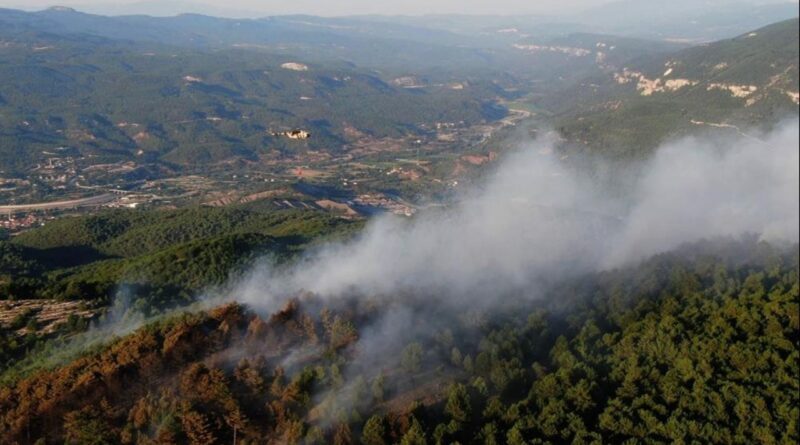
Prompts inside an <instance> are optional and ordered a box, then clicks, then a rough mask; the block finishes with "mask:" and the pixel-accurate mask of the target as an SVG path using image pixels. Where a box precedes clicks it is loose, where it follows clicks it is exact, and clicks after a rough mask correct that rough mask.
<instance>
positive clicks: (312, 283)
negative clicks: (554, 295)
mask: <svg viewBox="0 0 800 445" xmlns="http://www.w3.org/2000/svg"><path fill="white" fill-rule="evenodd" d="M552 145H554V141H552V140H538V141H536V142H534V143H532V144H529V145H528V146H526V147H524V148H522V149H520V150H519V152H518V153H516V154H513V155H511V156H509V157H507V159H506V160H505V161H504V162H503V163H502V164H501V165H500V166H499V167H498V168H497V170H496V172H495V173H494V174H493V175H492V176H491V177H490V178H489V180H488V181H487V182H486V183H485V185H484V186H483V187H480V188H478V189H475V190H472V191H471V192H469V193H468V194H465V195H464V196H463V198H462V199H461V200H460V201H459V202H458V203H457V204H455V205H453V206H452V208H449V209H446V210H437V211H429V212H423V214H422V215H421V216H419V217H417V218H414V219H413V220H403V219H401V218H397V217H391V216H387V217H382V218H378V219H376V220H374V221H372V222H371V223H370V224H369V226H368V227H367V229H366V230H365V232H364V233H363V234H362V235H361V236H360V237H359V238H358V239H357V240H355V241H352V242H348V243H342V244H334V245H330V246H327V247H324V248H322V249H320V250H316V251H314V252H312V253H310V254H309V255H308V256H307V257H306V258H305V259H304V260H303V261H301V262H300V263H299V264H295V265H292V266H291V267H289V268H277V269H276V268H272V267H269V266H266V265H265V266H261V267H258V268H256V269H255V270H254V271H253V272H252V273H251V274H250V275H249V277H248V278H247V279H246V280H244V281H243V283H242V284H241V285H240V286H238V288H237V290H236V291H235V292H234V297H235V298H236V299H238V300H240V301H242V300H243V301H244V302H247V303H250V304H251V305H253V306H255V307H261V308H263V309H274V308H275V307H276V305H279V304H281V303H282V301H283V300H284V299H285V298H287V297H288V296H292V295H294V294H296V293H297V292H299V291H310V292H313V293H315V294H317V295H318V296H320V297H322V298H328V299H333V298H336V297H339V296H348V295H350V296H352V295H367V296H371V297H373V298H385V299H397V298H401V296H403V295H424V296H425V297H424V298H431V299H436V300H437V301H439V300H441V301H443V302H447V303H451V304H455V305H459V306H469V305H479V304H481V303H483V304H497V301H496V300H495V299H493V296H497V295H499V294H502V293H508V292H525V293H527V294H530V295H535V292H536V284H537V283H538V282H545V281H547V280H551V279H556V278H559V277H563V276H565V274H578V273H585V272H588V271H592V270H598V269H604V268H610V267H616V266H621V265H624V264H626V263H629V262H632V261H636V260H639V259H642V258H644V257H646V256H649V255H652V254H656V253H659V252H663V251H666V250H669V249H672V248H675V247H677V246H678V245H680V244H682V243H686V242H691V241H695V240H698V239H701V238H708V237H714V236H724V235H733V236H738V235H741V234H745V233H755V234H759V235H760V236H762V237H763V238H765V239H768V240H773V241H789V242H797V241H798V226H799V225H800V216H799V215H800V210H799V209H798V206H799V205H800V204H798V203H799V202H800V195H799V192H798V186H799V185H800V179H799V178H800V173H799V170H800V167H799V165H800V160H799V159H798V121H797V120H796V119H795V120H792V121H791V122H788V123H786V124H784V125H781V126H780V127H779V128H778V129H777V130H776V131H774V132H772V133H771V134H769V135H765V136H764V137H763V138H761V140H760V141H754V140H751V139H738V140H732V141H725V142H720V141H719V140H718V139H717V140H715V139H712V138H710V137H709V138H687V139H682V140H678V141H675V142H672V143H669V144H667V145H665V146H663V147H662V148H661V149H659V150H658V152H657V154H656V155H655V157H654V158H653V159H652V160H651V161H650V162H649V163H648V164H647V165H646V166H645V168H644V170H643V171H639V172H637V173H636V176H635V179H631V178H619V179H620V180H622V181H625V182H627V183H629V184H633V187H632V188H631V191H630V192H629V193H627V194H626V195H625V196H618V194H615V193H612V192H611V191H610V190H612V189H613V190H618V188H612V187H608V186H607V185H608V184H607V181H598V180H596V178H593V177H592V176H591V175H590V174H587V173H586V172H585V171H583V170H580V169H574V168H571V167H569V166H568V165H566V164H565V163H563V162H561V161H560V160H559V159H557V158H556V156H554V155H549V154H543V153H550V152H551V150H548V149H547V148H549V147H551V146H552Z"/></svg>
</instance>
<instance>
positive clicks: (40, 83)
mask: <svg viewBox="0 0 800 445" xmlns="http://www.w3.org/2000/svg"><path fill="white" fill-rule="evenodd" d="M7 30H8V28H7V27H6V28H4V31H7ZM0 80H2V82H0V97H2V98H3V100H2V103H0V170H4V169H12V170H17V169H25V168H30V167H33V166H35V163H36V161H37V160H39V161H40V160H41V159H43V158H44V157H46V156H47V155H46V153H48V152H52V151H53V150H55V149H57V148H59V147H67V148H70V149H73V150H77V151H78V152H79V153H80V154H81V155H82V156H83V157H86V156H89V157H91V158H92V159H93V161H92V162H95V163H96V162H108V161H114V162H116V161H119V160H126V159H127V160H138V161H139V162H153V161H156V160H161V161H165V162H170V163H173V164H176V165H205V164H209V163H216V162H221V161H225V160H229V159H237V158H238V159H255V158H257V157H259V156H261V155H265V154H267V153H277V152H280V153H285V154H290V153H295V152H298V151H301V152H302V151H305V150H324V151H326V152H330V153H333V152H337V151H341V150H343V148H344V146H345V144H346V143H347V142H348V141H349V140H351V138H352V137H351V136H348V134H351V133H359V132H361V133H363V134H368V135H372V136H373V137H378V138H380V137H400V136H404V135H408V134H416V133H418V132H422V131H426V130H424V129H423V127H424V126H425V125H427V126H428V127H430V126H431V125H433V124H435V123H436V122H462V121H463V122H464V123H466V124H470V123H479V122H483V121H484V120H487V119H488V120H492V119H497V118H502V117H503V116H504V115H503V112H502V109H501V108H499V107H495V106H494V105H493V104H494V101H495V98H496V96H497V94H498V91H497V90H496V88H495V87H494V86H492V85H491V84H488V83H484V84H481V83H480V82H478V81H476V82H472V83H470V86H469V87H468V88H460V89H455V88H451V87H450V86H449V85H448V84H441V85H431V86H430V87H429V88H417V89H411V88H404V87H402V86H398V85H395V84H393V83H391V78H389V79H383V78H381V77H380V76H378V75H376V74H375V73H374V72H372V71H369V70H364V69H358V68H354V67H352V66H351V65H349V64H346V63H341V62H339V63H330V64H319V63H312V62H307V61H305V60H303V59H297V58H292V57H290V56H284V55H275V54H268V53H263V52H254V51H246V50H242V49H230V50H228V51H224V52H209V51H199V50H192V49H185V48H175V47H169V46H162V45H155V44H139V43H130V42H119V41H111V40H108V39H105V38H101V37H92V36H86V35H80V34H65V35H53V34H47V33H44V32H33V31H21V30H17V31H16V32H14V33H7V32H0ZM293 129H303V130H306V131H309V132H311V134H312V137H311V138H310V139H308V140H304V141H291V140H287V139H286V138H285V137H282V136H276V135H273V134H272V133H273V132H275V133H280V132H283V131H288V130H293Z"/></svg>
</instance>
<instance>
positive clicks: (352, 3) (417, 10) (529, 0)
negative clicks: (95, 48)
mask: <svg viewBox="0 0 800 445" xmlns="http://www.w3.org/2000/svg"><path fill="white" fill-rule="evenodd" d="M615 1H619V0H400V1H393V2H386V1H380V0H339V1H332V0H292V1H286V0H0V7H8V8H16V9H25V10H39V9H44V8H47V7H49V6H53V5H60V6H70V7H73V8H75V9H78V10H81V11H84V12H91V13H97V14H105V15H121V14H149V15H175V14H179V13H185V12H193V13H200V14H207V15H214V16H221V17H263V16H268V15H281V14H297V13H303V14H313V15H326V16H341V15H356V14H382V15H392V14H402V15H424V14H452V13H456V14H485V15H512V14H576V13H580V12H583V11H585V10H586V9H589V8H591V7H593V6H598V5H602V4H607V3H613V2H615ZM626 1H630V2H636V3H637V6H641V4H640V3H638V2H645V1H647V2H649V3H650V4H651V5H652V6H653V10H654V11H655V10H660V9H661V8H662V7H667V8H668V9H669V8H672V9H675V8H678V9H681V8H683V9H686V8H695V7H698V6H700V5H706V6H708V5H715V6H719V7H721V8H724V7H725V6H730V5H731V4H733V3H761V4H764V3H784V2H792V3H797V0H670V1H669V4H666V5H665V4H664V3H661V2H660V1H658V0H626ZM639 9H641V8H639Z"/></svg>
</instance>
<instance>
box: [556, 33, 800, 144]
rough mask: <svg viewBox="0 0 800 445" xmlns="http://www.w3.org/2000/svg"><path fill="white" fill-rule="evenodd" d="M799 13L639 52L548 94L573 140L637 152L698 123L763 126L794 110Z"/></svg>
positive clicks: (737, 128) (736, 128)
mask: <svg viewBox="0 0 800 445" xmlns="http://www.w3.org/2000/svg"><path fill="white" fill-rule="evenodd" d="M797 36H798V20H797V19H793V20H788V21H784V22H781V23H777V24H774V25H770V26H767V27H765V28H762V29H758V30H754V31H751V32H748V33H746V34H744V35H741V36H739V37H736V38H733V39H728V40H722V41H719V42H714V43H710V44H707V45H701V46H696V47H692V48H688V49H685V50H681V51H678V52H673V53H668V54H665V55H659V56H655V57H654V56H644V57H640V58H637V59H634V60H632V61H629V62H628V63H626V64H624V65H623V66H622V68H620V69H615V70H609V72H607V73H606V74H605V75H603V76H595V77H589V78H586V79H584V80H583V81H582V86H581V88H579V89H575V90H574V91H573V92H568V91H559V92H558V93H557V94H553V95H551V96H549V97H548V98H547V99H546V102H545V106H547V105H548V104H549V105H552V106H553V109H554V110H555V111H556V124H557V125H558V127H559V128H560V130H561V132H562V134H563V135H564V136H565V137H566V138H567V139H569V140H570V141H571V142H574V143H578V144H582V145H586V146H589V147H591V148H593V149H596V150H601V151H604V152H615V153H617V154H624V153H627V154H628V155H637V156H641V155H642V154H643V153H644V154H646V153H647V152H648V150H647V149H648V148H655V147H656V146H658V144H660V143H661V142H663V141H665V140H666V139H667V138H674V137H677V136H679V135H682V134H691V133H696V132H697V131H698V130H700V131H703V130H708V129H711V130H715V129H716V130H720V129H722V130H723V131H733V132H740V131H749V130H748V129H752V128H761V129H768V128H769V127H770V126H771V125H772V124H775V123H777V122H779V121H780V120H781V119H784V118H788V117H791V116H796V115H797V112H798V43H797Z"/></svg>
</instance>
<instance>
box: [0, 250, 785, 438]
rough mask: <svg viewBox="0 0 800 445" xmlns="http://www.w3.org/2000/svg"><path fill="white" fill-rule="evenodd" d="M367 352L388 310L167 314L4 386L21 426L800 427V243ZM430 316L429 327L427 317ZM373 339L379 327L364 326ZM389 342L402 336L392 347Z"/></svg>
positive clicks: (9, 413)
mask: <svg viewBox="0 0 800 445" xmlns="http://www.w3.org/2000/svg"><path fill="white" fill-rule="evenodd" d="M548 295H549V296H550V298H547V299H544V300H540V301H539V302H521V303H519V305H517V306H516V307H514V308H513V310H510V311H502V313H498V312H491V313H482V314H476V313H474V312H465V313H464V314H458V316H456V317H453V318H452V320H458V321H454V322H452V323H446V322H445V321H446V320H449V319H450V318H445V319H442V323H441V324H440V326H439V327H438V329H437V331H436V332H435V333H432V334H420V335H417V336H416V337H413V336H412V337H410V338H408V340H409V343H407V344H406V345H405V346H404V347H402V351H393V350H387V351H385V355H384V356H383V362H382V363H380V364H378V365H377V366H376V365H375V364H374V363H372V364H369V365H367V364H365V363H364V362H362V361H360V360H359V357H360V354H362V353H363V351H362V349H361V348H362V347H363V348H367V347H368V346H366V345H367V344H368V342H369V340H370V338H369V337H368V336H369V335H370V333H371V331H370V329H369V328H368V326H369V323H370V322H369V320H370V319H372V318H374V317H377V316H378V314H380V313H381V312H383V311H389V310H392V306H391V305H389V306H388V307H386V306H385V305H384V306H380V305H375V304H371V303H368V302H367V303H364V302H363V301H356V302H351V303H347V304H342V305H336V306H337V307H336V308H333V307H331V308H323V306H324V305H321V304H320V302H319V301H317V300H316V298H315V297H314V296H300V297H298V298H297V299H295V300H293V301H291V302H290V303H289V304H287V305H286V307H284V308H283V310H281V311H279V312H278V313H276V314H274V315H272V316H271V317H270V318H268V319H266V320H264V319H262V318H260V317H259V316H257V315H255V314H254V313H252V312H251V311H250V310H248V309H245V308H243V307H240V306H236V305H232V306H226V307H223V308H220V309H217V310H214V311H211V312H209V313H200V314H195V315H183V316H179V317H177V318H173V319H169V320H165V321H161V322H158V323H156V324H153V325H150V326H148V327H146V328H144V329H141V330H139V331H137V332H136V333H135V334H133V335H131V336H128V337H125V338H123V339H120V340H117V341H115V342H114V343H113V344H111V345H110V346H107V347H104V348H102V349H100V350H99V351H98V352H96V353H92V354H89V355H87V356H85V357H84V358H81V359H78V360H77V361H75V362H73V363H70V364H69V365H66V366H62V367H57V368H54V369H52V370H49V371H40V372H39V373H38V374H34V375H32V376H30V377H26V378H25V377H24V376H17V377H16V378H15V377H14V376H13V375H8V374H7V375H6V376H5V381H7V382H9V381H13V380H15V379H18V378H20V377H22V379H21V380H18V381H17V382H16V383H13V384H9V385H8V386H6V387H5V388H3V389H0V413H3V416H2V419H0V422H2V423H0V433H2V434H0V436H2V437H4V438H6V439H5V440H6V442H7V443H34V442H36V441H37V440H40V442H39V443H51V442H57V443H61V442H63V441H66V443H71V444H72V443H74V444H79V443H138V444H144V443H154V444H156V443H157V444H170V443H176V444H177V443H192V444H207V443H225V442H229V441H232V440H233V439H234V437H235V438H236V439H235V440H236V441H237V443H264V442H265V441H267V442H272V443H309V444H311V443H335V444H356V443H362V444H389V443H402V444H425V443H427V444H436V443H445V444H446V443H463V444H466V443H476V444H501V443H509V444H525V443H530V444H533V443H602V442H613V443H645V442H646V443H668V442H670V443H691V442H695V443H743V444H744V443H747V444H749V443H796V442H797V440H798V435H799V434H798V425H797V418H798V414H800V412H799V411H798V410H800V408H798V406H800V396H799V395H798V394H800V393H799V392H798V390H799V389H800V388H798V371H799V370H800V361H799V360H798V359H799V358H800V357H799V356H798V346H799V342H800V336H798V331H799V330H800V306H799V304H800V301H798V252H797V247H796V246H794V247H792V248H791V249H789V250H783V249H777V248H774V247H772V246H769V245H767V244H764V243H759V242H757V241H755V240H743V241H737V242H725V243H705V244H699V245H694V246H691V247H687V248H685V249H682V250H680V251H677V252H674V253H670V254H664V255H660V256H658V257H655V258H653V259H650V260H648V261H646V262H644V263H643V264H641V265H639V266H637V267H633V268H627V269H622V270H616V271H610V272H604V273H599V274H593V275H590V276H586V277H584V278H582V279H578V280H571V281H570V282H569V283H563V284H561V285H556V286H554V287H552V288H551V289H550V290H549V291H548ZM423 331H424V330H421V331H420V332H423ZM365 342H366V343H365ZM390 349H391V348H390Z"/></svg>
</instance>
